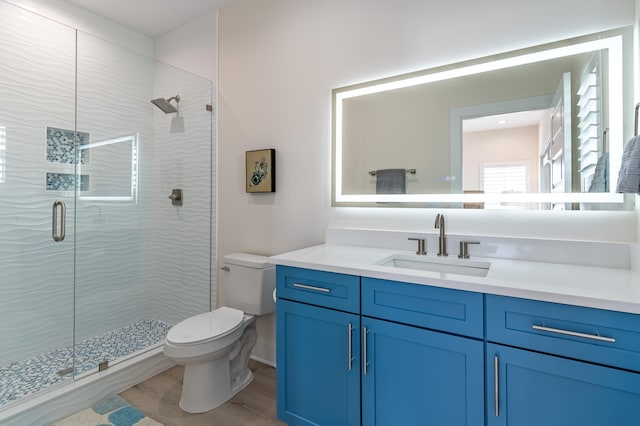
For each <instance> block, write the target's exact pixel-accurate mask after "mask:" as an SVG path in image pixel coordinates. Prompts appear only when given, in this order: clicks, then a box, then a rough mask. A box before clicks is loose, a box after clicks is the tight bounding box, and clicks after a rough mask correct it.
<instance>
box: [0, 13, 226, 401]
mask: <svg viewBox="0 0 640 426" xmlns="http://www.w3.org/2000/svg"><path fill="white" fill-rule="evenodd" d="M212 90H213V88H212V85H211V82H210V81H208V80H205V79H202V78H200V77H197V76H194V75H191V74H189V73H187V72H184V71H181V70H178V69H176V68H173V67H170V66H168V65H165V64H162V63H159V62H157V61H155V60H153V59H151V58H149V57H145V56H143V55H140V54H138V53H135V52H132V51H130V50H128V49H126V48H124V47H121V46H117V45H114V44H111V43H109V42H107V41H105V40H102V39H99V38H96V37H94V36H91V35H89V34H86V33H83V32H80V31H77V30H76V29H74V28H70V27H68V26H65V25H62V24H60V23H57V22H54V21H52V20H49V19H47V18H45V17H42V16H40V15H36V14H34V13H30V12H29V11H26V10H23V9H20V8H18V7H15V6H13V5H10V4H8V3H5V2H4V1H0V92H1V93H2V102H1V103H0V324H1V326H0V342H2V345H0V412H1V411H2V410H3V409H4V408H6V407H9V406H14V405H15V404H19V403H20V402H21V400H23V399H25V398H28V397H31V396H33V395H37V394H40V393H42V392H47V391H48V390H49V389H53V388H56V387H59V386H62V385H63V384H65V383H69V382H72V381H76V380H80V379H82V378H83V377H86V376H87V375H92V374H94V373H96V372H98V371H99V370H103V369H106V368H109V367H110V366H113V365H114V364H117V363H119V362H122V360H124V359H128V358H130V357H134V356H138V355H141V354H144V353H146V352H148V351H149V350H151V349H154V348H157V347H159V346H160V345H162V342H163V340H164V337H165V335H166V333H167V331H168V329H169V328H170V327H171V325H173V324H175V323H176V322H178V321H180V320H182V319H184V318H186V317H188V316H191V315H194V314H196V313H200V312H205V311H207V310H209V309H210V306H211V303H215V300H212V278H211V259H212V257H213V256H215V253H214V247H213V245H212V241H215V239H214V238H213V232H214V231H213V230H214V227H213V223H212V218H213V214H212V212H213V211H214V209H215V205H214V201H215V197H214V196H213V184H212V182H213V166H212V165H213V153H214V150H213V143H212V140H213V138H212V123H213V120H212V113H211V111H210V109H211V108H207V105H211V104H212ZM176 95H179V96H180V100H179V102H177V101H176V100H175V99H174V100H173V101H172V104H173V105H174V106H177V107H178V108H177V111H176V112H175V113H165V112H164V111H162V110H160V109H159V108H156V106H154V104H152V103H151V102H150V101H151V100H152V99H157V98H166V99H169V98H171V97H175V96H176ZM176 124H177V126H176ZM175 189H179V190H181V192H182V194H183V197H182V200H181V201H182V202H181V203H173V200H172V199H170V198H169V196H170V195H171V194H172V192H173V190H175ZM174 204H176V205H174ZM214 294H215V292H214Z"/></svg>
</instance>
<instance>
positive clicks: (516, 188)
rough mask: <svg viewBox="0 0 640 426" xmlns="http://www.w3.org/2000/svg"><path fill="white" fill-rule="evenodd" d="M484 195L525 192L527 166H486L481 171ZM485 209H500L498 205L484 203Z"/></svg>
mask: <svg viewBox="0 0 640 426" xmlns="http://www.w3.org/2000/svg"><path fill="white" fill-rule="evenodd" d="M482 174H483V176H482V183H483V189H484V192H485V194H503V193H509V192H514V193H524V192H527V166H526V165H525V164H512V163H510V164H487V165H484V166H483V169H482ZM485 208H486V209H490V208H501V205H500V203H491V202H489V203H485Z"/></svg>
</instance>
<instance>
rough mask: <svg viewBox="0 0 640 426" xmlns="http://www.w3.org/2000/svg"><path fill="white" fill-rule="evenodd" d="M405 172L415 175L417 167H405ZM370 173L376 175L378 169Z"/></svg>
mask: <svg viewBox="0 0 640 426" xmlns="http://www.w3.org/2000/svg"><path fill="white" fill-rule="evenodd" d="M404 172H405V173H411V174H412V175H415V174H416V169H405V170H404ZM369 174H370V175H371V176H375V175H376V171H375V170H371V171H370V172H369Z"/></svg>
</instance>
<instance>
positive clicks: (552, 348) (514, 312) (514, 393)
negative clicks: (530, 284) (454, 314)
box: [486, 295, 640, 426]
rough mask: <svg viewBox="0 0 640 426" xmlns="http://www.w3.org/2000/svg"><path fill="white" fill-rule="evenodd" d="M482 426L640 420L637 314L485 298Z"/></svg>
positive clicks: (621, 424) (623, 425) (585, 425)
mask: <svg viewBox="0 0 640 426" xmlns="http://www.w3.org/2000/svg"><path fill="white" fill-rule="evenodd" d="M486 315H487V317H486V321H487V324H486V327H487V335H486V339H487V342H488V343H487V346H486V372H487V373H486V377H487V380H486V395H487V425H488V426H498V425H499V426H506V425H512V426H538V425H545V426H565V425H580V426H602V425H615V426H631V425H634V426H637V425H640V410H639V407H640V363H639V362H638V360H639V359H640V358H639V356H640V316H638V315H633V314H627V313H621V312H612V311H605V310H600V309H591V308H585V307H577V306H569V305H563V304H557V303H548V302H540V301H533V300H526V299H518V298H510V297H502V296H493V295H487V296H486Z"/></svg>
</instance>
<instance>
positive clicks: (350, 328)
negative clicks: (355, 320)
mask: <svg viewBox="0 0 640 426" xmlns="http://www.w3.org/2000/svg"><path fill="white" fill-rule="evenodd" d="M352 337H353V325H352V324H351V323H349V371H351V367H352V365H353V344H352V342H351V340H352Z"/></svg>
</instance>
